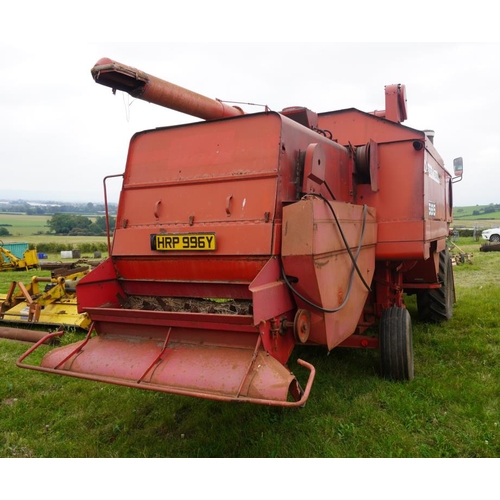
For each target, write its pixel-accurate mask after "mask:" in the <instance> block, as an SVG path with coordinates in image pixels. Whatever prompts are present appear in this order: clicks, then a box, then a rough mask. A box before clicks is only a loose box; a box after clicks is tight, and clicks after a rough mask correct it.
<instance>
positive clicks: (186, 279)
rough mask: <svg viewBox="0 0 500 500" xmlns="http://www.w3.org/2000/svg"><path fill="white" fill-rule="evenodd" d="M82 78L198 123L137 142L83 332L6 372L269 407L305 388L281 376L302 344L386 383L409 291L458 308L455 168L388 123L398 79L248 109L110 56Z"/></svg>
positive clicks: (395, 111)
mask: <svg viewBox="0 0 500 500" xmlns="http://www.w3.org/2000/svg"><path fill="white" fill-rule="evenodd" d="M91 72H92V76H93V78H94V80H95V81H96V82H97V83H99V84H102V85H104V86H107V87H110V88H112V89H113V92H115V91H116V90H120V91H124V92H127V93H129V94H130V95H132V96H133V97H135V98H138V99H142V100H145V101H149V102H151V103H155V104H158V105H160V106H164V107H167V108H171V109H174V110H177V111H181V112H184V113H187V114H190V115H192V116H195V117H198V118H202V119H204V120H206V121H201V122H195V123H190V124H184V125H179V126H173V127H165V128H158V129H154V130H146V131H143V132H139V133H137V134H135V135H134V136H133V137H132V139H131V141H130V147H129V151H128V158H127V164H126V168H125V172H124V174H123V186H122V190H121V194H120V200H119V206H118V214H117V224H116V229H115V232H114V236H113V241H112V245H110V257H109V258H108V259H107V260H106V261H105V262H103V263H102V264H101V265H99V266H98V267H97V268H96V269H95V270H93V271H92V272H91V273H89V274H88V275H87V276H86V277H84V278H83V279H81V280H80V282H79V284H78V286H77V297H78V304H79V312H87V313H88V314H89V316H90V318H91V320H92V326H91V328H90V330H89V334H88V336H87V337H86V339H85V340H83V341H81V342H78V343H75V344H70V345H66V346H62V347H57V348H55V349H52V350H50V351H49V352H48V353H47V354H46V355H45V356H44V357H43V359H42V361H41V364H40V365H32V364H28V363H26V362H25V361H24V360H25V359H26V357H27V356H29V355H30V354H31V353H32V352H33V351H34V350H35V349H37V348H38V346H39V345H41V344H42V341H43V340H44V339H42V341H40V342H39V343H38V344H36V345H34V346H33V347H32V348H31V349H30V350H28V351H27V352H26V353H25V354H24V355H23V356H22V357H21V358H20V359H19V360H18V363H17V364H18V366H20V367H24V368H30V369H35V370H40V371H43V372H48V373H55V374H60V375H70V376H74V377H80V378H85V379H90V380H97V381H102V382H108V383H112V384H118V385H124V386H129V387H137V388H141V389H148V390H154V391H162V392H166V393H172V394H181V395H189V396H196V397H202V398H208V399H214V400H219V401H240V402H251V403H258V404H265V405H276V406H302V405H303V404H304V403H305V402H306V400H307V399H308V397H309V394H310V390H311V386H312V384H313V380H314V376H315V369H314V367H313V366H312V365H311V364H309V363H307V362H306V361H303V360H301V359H298V360H297V363H298V364H299V365H301V366H303V367H305V368H306V369H307V370H308V375H306V377H305V378H307V380H306V383H305V384H303V385H301V384H300V383H299V381H298V380H297V378H296V377H295V376H294V374H293V373H292V372H291V371H290V368H289V367H288V366H287V363H288V361H289V359H290V356H291V354H292V351H293V349H294V347H295V346H296V345H313V346H324V347H325V348H326V349H327V350H331V349H333V348H335V347H339V346H342V347H354V348H377V349H379V350H380V359H381V374H382V376H384V377H386V378H389V379H393V380H411V379H412V378H413V376H414V370H413V347H412V327H411V318H410V315H409V313H408V311H407V309H406V308H405V304H404V298H403V296H404V294H405V293H406V294H417V303H418V312H419V314H420V315H421V316H422V317H423V318H424V319H427V320H431V321H435V320H440V319H448V318H450V317H451V315H452V310H453V303H454V300H455V292H454V280H453V269H452V266H451V260H450V257H449V254H448V250H447V246H446V239H447V237H448V234H449V225H450V222H451V219H452V182H453V180H458V179H460V178H461V171H462V161H461V158H458V159H456V160H455V167H456V169H455V176H457V177H455V178H454V179H452V176H451V175H450V174H449V173H448V172H447V170H445V168H444V164H443V160H442V159H441V157H440V156H439V154H438V153H437V151H436V149H435V148H434V145H433V140H432V136H431V135H430V134H429V133H426V132H425V131H420V130H415V129H412V128H408V127H406V126H403V125H401V124H400V123H401V122H402V121H404V120H405V119H406V97H405V87H404V86H403V85H390V86H387V87H386V89H385V97H386V109H385V111H382V112H372V113H366V112H362V111H359V110H357V109H354V108H350V109H343V110H339V111H331V112H326V113H320V114H317V113H314V112H312V111H310V110H309V109H306V108H299V107H293V108H286V109H284V110H283V111H281V112H280V113H277V112H272V111H269V110H268V109H266V110H265V111H264V112H260V113H255V114H245V113H244V112H243V111H242V110H241V109H239V108H238V107H233V106H229V105H227V104H225V103H222V102H220V101H218V100H213V99H209V98H207V97H204V96H201V95H200V94H196V93H194V92H191V91H189V90H186V89H183V88H181V87H178V86H176V85H173V84H171V83H169V82H166V81H163V80H160V79H159V78H156V77H153V76H151V75H148V74H146V73H144V72H142V71H139V70H136V69H134V68H131V67H129V66H125V65H122V64H120V63H117V62H115V61H112V60H110V59H101V60H100V61H98V62H97V64H96V65H95V66H94V67H93V68H92V70H91ZM105 197H107V196H106V189H105ZM376 324H378V331H375V330H376V329H374V328H371V327H372V326H374V325H376ZM62 334H63V332H62V331H60V332H55V333H53V334H49V335H48V337H50V336H51V335H53V336H57V335H62Z"/></svg>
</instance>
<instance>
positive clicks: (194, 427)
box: [0, 239, 500, 458]
mask: <svg viewBox="0 0 500 500" xmlns="http://www.w3.org/2000/svg"><path fill="white" fill-rule="evenodd" d="M457 243H458V244H459V245H460V247H461V248H462V250H464V251H466V252H473V253H474V256H473V264H464V265H460V266H456V267H455V268H454V269H455V280H456V288H457V296H458V302H457V304H456V306H455V314H454V316H453V318H452V319H451V320H450V321H449V322H447V323H446V324H444V325H429V324H424V323H420V322H419V321H418V320H417V319H416V306H415V302H414V300H412V299H413V297H409V298H408V308H409V311H410V314H411V315H412V317H413V330H414V348H415V372H416V377H415V379H414V380H413V381H412V382H410V383H392V382H388V381H386V380H383V379H381V378H380V377H379V376H378V353H377V352H375V351H359V350H347V349H346V350H344V349H334V350H333V351H331V353H330V354H329V355H328V353H327V352H326V350H325V349H322V348H310V347H303V348H300V349H297V351H296V352H295V353H294V358H293V359H294V360H295V359H296V357H298V356H300V357H302V358H303V359H305V360H306V361H308V362H310V363H312V364H313V365H314V366H315V367H316V369H317V375H316V380H315V383H314V385H313V388H312V392H311V396H310V399H309V401H308V402H307V404H306V406H305V407H304V408H301V409H280V408H274V407H263V406H256V405H245V404H241V405H236V404H230V403H220V402H215V401H207V400H202V399H196V398H189V397H181V396H171V395H167V394H161V393H155V392H148V391H141V390H137V389H130V388H122V387H117V386H112V385H106V384H100V383H96V382H89V381H80V380H77V379H73V378H69V377H60V376H55V375H48V374H41V373H38V372H35V371H31V370H23V369H19V368H16V367H15V360H16V359H17V358H18V357H19V356H20V355H21V354H22V353H23V352H24V351H26V350H27V348H28V347H29V345H28V344H21V343H17V342H13V341H8V340H0V360H1V363H0V456H2V457H19V456H20V457H325V458H326V457H330V458H331V457H486V458H494V457H499V456H500V429H499V427H500V385H499V383H498V381H499V380H500V327H499V325H500V313H499V311H498V303H499V302H500V253H496V252H490V253H482V252H479V243H475V242H472V240H471V239H470V240H467V241H459V242H457ZM77 338H80V337H79V335H78V334H76V333H73V334H70V340H75V339H77ZM46 349H48V348H45V347H44V348H43V350H46ZM40 355H41V353H35V357H37V356H40ZM35 361H36V360H33V362H35ZM292 366H294V371H295V373H296V374H297V376H298V377H299V379H301V380H305V377H306V373H305V371H304V370H303V369H301V368H300V367H295V365H294V364H293V363H292Z"/></svg>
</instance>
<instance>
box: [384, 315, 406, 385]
mask: <svg viewBox="0 0 500 500" xmlns="http://www.w3.org/2000/svg"><path fill="white" fill-rule="evenodd" d="M379 341H380V342H379V344H380V370H381V373H382V376H383V377H384V378H386V379H389V380H395V381H404V380H413V378H414V365H413V332H412V326H411V317H410V313H409V312H408V311H407V310H406V309H405V308H403V307H390V308H389V309H386V310H385V311H384V312H383V313H382V318H381V320H380V331H379Z"/></svg>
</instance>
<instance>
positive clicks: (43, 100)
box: [0, 2, 500, 206]
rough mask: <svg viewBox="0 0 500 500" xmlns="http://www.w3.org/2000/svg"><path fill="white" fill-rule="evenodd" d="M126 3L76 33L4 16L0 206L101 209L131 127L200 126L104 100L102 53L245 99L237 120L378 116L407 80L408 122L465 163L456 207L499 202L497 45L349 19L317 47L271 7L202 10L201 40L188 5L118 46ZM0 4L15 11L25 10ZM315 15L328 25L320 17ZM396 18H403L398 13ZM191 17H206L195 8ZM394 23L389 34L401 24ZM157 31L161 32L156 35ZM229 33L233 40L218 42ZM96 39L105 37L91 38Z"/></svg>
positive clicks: (112, 191) (298, 20) (208, 91)
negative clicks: (95, 70) (250, 13)
mask: <svg viewBox="0 0 500 500" xmlns="http://www.w3.org/2000/svg"><path fill="white" fill-rule="evenodd" d="M146 3H148V2H146ZM278 3H279V2H278ZM51 4H52V2H48V5H51ZM55 4H56V3H54V5H55ZM35 5H40V4H35ZM44 5H45V4H44ZM130 5H131V4H130V3H129V2H123V3H120V4H117V5H116V8H115V10H114V11H112V10H103V9H101V11H99V12H100V13H101V14H102V18H101V19H100V20H99V17H100V16H97V15H96V16H92V15H91V14H92V13H91V12H86V13H84V14H82V15H81V21H82V23H83V24H82V23H81V24H80V28H77V27H74V26H73V25H71V26H69V27H68V25H67V24H64V23H59V22H56V21H55V20H54V18H53V17H52V16H49V15H48V14H47V11H46V10H43V11H42V10H39V11H37V12H35V13H31V15H30V16H28V17H26V16H25V17H22V18H21V17H17V18H16V19H19V20H20V19H22V20H23V22H22V23H19V25H18V26H15V25H14V26H6V25H5V22H4V28H5V30H6V31H5V30H4V32H3V34H2V35H0V61H1V65H0V75H2V78H1V79H0V110H1V113H0V138H1V139H0V161H1V163H0V168H1V172H2V175H1V177H0V199H16V198H19V197H23V198H25V199H33V200H57V201H78V202H88V201H91V202H102V201H103V178H104V177H105V176H109V175H113V174H120V173H122V172H123V171H124V168H125V162H126V156H127V148H128V144H129V141H130V138H131V136H132V135H133V134H134V133H135V132H137V131H140V130H144V129H150V128H155V127H159V126H171V125H176V124H180V123H186V122H192V121H197V120H198V119H197V118H193V117H189V116H186V115H183V114H180V113H178V112H175V111H171V110H167V109H165V108H159V107H158V106H155V105H153V104H149V103H147V102H145V101H140V100H135V99H133V98H132V97H130V96H129V95H128V94H124V93H122V92H117V93H116V95H113V94H112V92H111V89H109V88H107V87H103V86H101V85H98V84H96V83H95V82H94V81H93V79H92V77H91V73H90V69H91V68H92V67H93V66H94V64H95V63H96V62H97V61H98V60H99V59H101V58H102V57H109V58H111V59H113V60H116V61H118V62H121V63H123V64H126V65H129V66H133V67H135V68H138V69H140V70H142V71H145V72H146V73H149V74H151V75H154V76H157V77H160V78H162V79H165V80H167V81H170V82H172V83H175V84H177V85H181V86H183V87H186V88H188V89H191V90H194V91H196V92H198V93H201V94H203V95H206V96H208V97H211V98H218V99H221V100H224V101H237V102H243V103H256V104H258V105H259V106H254V105H246V104H245V105H243V106H242V107H243V108H244V110H245V111H246V112H260V111H262V110H263V105H267V106H268V107H269V108H271V109H272V110H274V111H280V110H281V109H283V108H284V107H287V106H305V107H307V108H309V109H311V110H313V111H316V112H326V111H332V110H336V109H343V108H351V107H354V108H357V109H359V110H361V111H367V112H370V111H373V110H380V109H384V107H385V101H384V86H385V85H388V84H394V83H401V84H404V85H405V86H406V93H407V109H408V119H407V120H406V121H405V122H404V125H407V126H409V127H412V128H416V129H420V130H423V129H432V130H434V131H435V139H434V144H435V146H436V148H437V150H438V151H439V153H440V155H441V157H442V158H443V160H444V162H445V166H446V167H447V168H448V169H449V170H450V171H452V167H453V159H454V158H456V157H462V158H463V161H464V176H463V180H462V181H461V182H459V183H456V184H455V185H454V203H455V206H467V205H476V204H489V203H500V189H499V182H498V181H499V178H500V175H499V173H498V171H499V169H500V118H499V111H500V93H499V89H500V43H498V42H497V41H494V40H491V39H489V38H488V37H486V41H481V42H474V41H458V42H442V41H429V42H423V41H405V40H404V39H403V40H398V41H394V39H392V40H391V37H387V36H386V37H382V38H383V40H381V41H361V40H362V39H363V37H362V36H358V35H356V36H353V32H357V33H362V32H363V29H364V28H363V24H362V23H360V24H357V23H356V22H354V21H353V22H352V24H350V23H347V24H350V28H349V30H348V33H349V36H346V37H344V38H345V39H346V41H338V39H339V38H340V39H342V37H341V36H339V37H338V38H337V40H336V39H335V37H332V41H328V39H329V37H325V36H324V34H325V32H324V31H322V33H323V37H322V39H319V38H318V41H300V39H307V40H314V39H315V38H313V37H310V36H305V35H307V34H308V33H309V31H308V28H306V27H304V30H303V31H301V26H309V27H310V23H308V20H310V17H307V16H305V17H304V18H302V17H301V16H300V15H298V16H297V17H293V18H292V17H290V18H288V19H286V18H283V19H281V24H280V25H277V24H276V23H273V22H272V14H275V12H274V11H273V12H272V13H269V16H270V19H267V17H266V16H265V15H264V16H263V17H262V18H261V19H260V20H259V18H258V16H257V17H252V18H251V19H250V20H249V19H248V17H244V19H240V18H239V17H238V15H236V14H234V13H232V12H225V11H222V10H220V11H211V12H205V13H206V14H207V15H209V14H210V13H211V14H212V15H213V14H214V12H215V16H213V18H212V19H211V20H209V19H208V18H207V20H206V21H207V22H206V23H204V24H200V26H201V28H200V30H199V32H198V31H197V30H196V28H195V26H194V24H193V23H194V19H190V21H189V26H190V31H189V33H190V35H189V36H186V32H185V31H182V30H181V29H180V26H179V25H182V21H181V19H183V20H184V21H186V15H189V12H188V11H184V12H183V14H184V15H183V16H181V17H179V16H168V15H167V16H166V17H164V18H162V19H164V24H162V23H158V22H156V20H155V18H156V17H157V16H155V15H154V13H153V16H151V13H148V16H147V17H146V19H147V20H148V19H149V20H155V21H154V22H152V24H151V25H149V24H147V23H146V24H145V23H144V22H138V23H137V24H136V25H135V26H134V25H133V24H132V25H130V24H128V25H127V26H128V27H127V29H125V30H121V31H120V33H121V35H122V36H123V34H124V33H126V34H127V35H129V36H128V38H129V41H114V40H115V38H114V37H112V36H110V35H111V34H112V33H113V30H114V29H117V27H118V28H119V27H120V26H119V25H120V23H121V22H124V21H123V19H125V18H127V19H128V22H129V23H130V22H132V23H133V22H134V21H135V19H136V17H137V21H139V20H142V21H143V20H144V18H143V17H142V18H141V13H140V12H137V9H136V11H132V10H130ZM134 5H136V4H134ZM203 5H206V4H203ZM211 5H212V4H211ZM389 5H390V4H389ZM457 5H459V4H457ZM120 6H121V7H120ZM8 9H14V10H15V11H16V12H14V14H18V15H21V14H22V7H8ZM48 9H49V7H48ZM30 12H31V11H30ZM61 12H62V11H61ZM96 12H97V11H96ZM282 12H283V11H282ZM287 12H288V13H289V11H287ZM37 14H38V16H39V17H37ZM351 14H352V15H354V14H355V12H352V13H351ZM308 15H310V14H308ZM315 15H316V19H317V22H318V23H320V24H321V26H323V25H324V23H325V20H324V19H322V17H323V16H321V15H319V14H318V12H316V14H315ZM79 16H80V14H77V18H78V17H79ZM401 17H402V18H404V19H406V17H405V13H404V12H402V13H401ZM196 19H197V22H198V23H201V21H202V18H201V17H200V16H199V15H198V14H197V17H196ZM334 19H335V21H333V20H334ZM483 19H484V18H483ZM292 20H293V21H294V24H292V23H291V21H292ZM471 20H473V17H472V18H471ZM374 21H376V20H375V19H374ZM326 22H327V23H328V21H326ZM365 22H367V23H369V19H366V18H365ZM344 24H346V23H345V22H343V21H342V20H341V19H339V18H338V16H333V17H332V18H331V21H330V23H329V26H330V29H331V30H332V33H337V35H338V34H339V30H341V29H342V28H341V26H342V25H344ZM374 24H376V23H374ZM403 24H404V23H403ZM249 25H250V26H253V27H255V26H260V27H261V29H263V30H264V35H263V36H261V37H257V36H254V37H252V38H250V37H248V36H247V37H245V36H238V32H239V31H241V34H247V35H248V33H249V32H250V29H251V28H249ZM390 25H391V26H392V30H391V31H397V30H396V29H395V28H396V27H398V26H400V24H396V23H390ZM435 25H437V23H436V22H435ZM131 26H132V28H131ZM159 26H163V27H164V32H165V33H167V32H168V34H169V36H165V37H162V36H158V35H159V33H160V32H159ZM283 26H287V28H286V29H284V27H283ZM367 26H369V24H368V25H367ZM334 27H336V28H337V29H336V30H333V28H334ZM431 28H432V26H431ZM253 29H254V34H255V28H253ZM344 29H345V28H344ZM369 29H370V30H372V28H369ZM419 29H420V27H419V26H418V23H417V26H414V27H413V28H412V31H411V33H412V34H414V36H416V35H417V33H418V31H419ZM73 30H74V31H75V32H74V33H73V32H72V31H73ZM176 30H177V31H176ZM451 31H453V29H451ZM175 32H177V33H179V32H181V33H182V34H183V35H184V36H175ZM229 32H230V33H232V34H233V36H234V41H228V40H227V36H226V37H223V36H221V34H226V35H227V34H228V33H229ZM291 32H292V33H293V34H294V36H290V33H291ZM387 32H388V31H387V30H385V33H387ZM196 33H198V36H197V35H196ZM210 33H212V35H213V36H209V34H210ZM370 33H371V34H372V36H371V38H372V39H374V40H377V38H376V37H375V36H374V34H373V31H370ZM99 34H100V35H101V37H102V38H104V39H106V38H107V39H108V40H109V39H113V41H102V42H101V41H96V40H98V38H99ZM287 34H288V39H286V36H285V35H287ZM299 34H301V35H303V36H300V38H299V36H297V35H299ZM55 35H57V36H55ZM117 38H118V37H117ZM245 38H246V39H245ZM248 38H250V40H251V41H247V40H248ZM273 38H274V41H272V39H273ZM398 38H402V37H398ZM420 38H421V37H420ZM424 38H425V37H424ZM428 38H430V37H428ZM491 38H493V37H491ZM298 40H299V41H298ZM353 40H359V41H353ZM120 184H121V181H120V180H117V179H115V180H111V181H109V183H108V189H109V192H108V196H109V199H111V201H117V199H118V193H119V189H120Z"/></svg>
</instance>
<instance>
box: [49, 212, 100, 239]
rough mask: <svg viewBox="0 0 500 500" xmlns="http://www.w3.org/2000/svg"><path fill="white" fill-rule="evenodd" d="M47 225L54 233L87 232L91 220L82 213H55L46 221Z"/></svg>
mask: <svg viewBox="0 0 500 500" xmlns="http://www.w3.org/2000/svg"><path fill="white" fill-rule="evenodd" d="M47 225H48V226H49V228H50V230H51V231H54V232H55V233H56V234H70V233H72V234H76V233H78V234H85V233H87V234H88V229H89V227H90V226H91V225H92V221H91V220H90V219H89V218H88V217H84V216H83V215H72V214H61V213H57V214H54V215H53V216H52V218H50V219H49V220H48V221H47Z"/></svg>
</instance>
